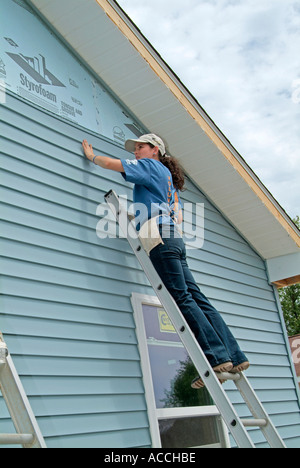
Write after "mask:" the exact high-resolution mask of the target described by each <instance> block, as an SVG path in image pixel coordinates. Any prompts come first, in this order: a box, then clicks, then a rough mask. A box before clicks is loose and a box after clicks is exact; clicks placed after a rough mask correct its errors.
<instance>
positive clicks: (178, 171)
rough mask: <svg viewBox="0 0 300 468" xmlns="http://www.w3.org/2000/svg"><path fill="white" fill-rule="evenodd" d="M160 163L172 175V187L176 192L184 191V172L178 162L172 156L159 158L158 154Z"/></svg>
mask: <svg viewBox="0 0 300 468" xmlns="http://www.w3.org/2000/svg"><path fill="white" fill-rule="evenodd" d="M159 160H160V162H161V163H162V164H163V165H164V166H166V167H167V168H168V169H169V171H170V172H171V174H172V178H173V185H174V187H175V188H176V189H178V190H183V189H184V172H183V169H182V167H181V166H180V164H179V161H178V160H177V159H176V158H173V157H172V156H161V154H160V153H159Z"/></svg>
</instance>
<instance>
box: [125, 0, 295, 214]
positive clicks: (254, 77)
mask: <svg viewBox="0 0 300 468" xmlns="http://www.w3.org/2000/svg"><path fill="white" fill-rule="evenodd" d="M119 3H120V5H121V7H122V8H124V9H125V11H126V12H127V13H128V15H129V16H130V17H131V18H132V20H133V21H134V22H135V23H136V24H137V25H138V27H139V28H140V29H141V31H142V33H143V34H144V35H145V36H146V37H147V38H148V39H149V41H150V42H151V43H152V45H153V46H154V47H155V48H156V49H157V51H158V52H159V53H160V54H161V55H162V57H163V58H164V59H165V60H166V62H167V63H168V65H169V66H170V67H171V68H172V69H173V70H174V72H175V73H176V74H177V75H178V76H179V78H180V79H181V80H182V82H183V83H184V84H185V85H186V86H187V88H188V89H189V90H190V91H191V93H192V94H193V95H194V96H195V97H196V99H197V100H198V101H199V103H200V104H201V105H202V107H204V109H205V110H206V111H207V113H208V114H209V116H210V117H211V118H212V120H214V122H215V123H216V124H217V125H218V126H219V128H220V129H221V130H222V131H223V133H224V134H225V135H226V136H227V138H228V139H229V140H230V141H231V143H232V144H233V146H234V147H235V148H236V149H237V150H238V151H239V152H240V153H241V155H242V156H243V157H244V158H245V160H246V161H247V162H248V164H249V165H250V166H251V167H252V169H253V170H254V171H255V172H256V173H257V175H258V176H259V177H260V178H261V180H262V182H263V183H264V184H265V185H266V186H267V188H268V189H269V190H270V191H271V192H272V193H273V195H274V196H275V198H276V199H277V200H278V202H279V203H280V204H281V205H283V207H284V209H285V210H286V211H287V212H288V213H289V214H290V215H291V216H292V217H294V216H296V215H297V214H299V213H300V206H299V198H300V188H299V187H300V184H299V180H300V132H299V127H300V125H299V123H300V102H298V101H300V90H299V89H298V88H300V85H299V81H300V66H299V59H298V55H299V53H298V51H299V50H300V7H299V3H298V2H296V1H295V0H264V1H263V2H262V1H261V0H186V1H185V2H182V1H181V0H164V1H161V0H151V2H143V1H141V0H119Z"/></svg>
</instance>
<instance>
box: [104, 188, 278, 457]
mask: <svg viewBox="0 0 300 468" xmlns="http://www.w3.org/2000/svg"><path fill="white" fill-rule="evenodd" d="M104 198H105V201H106V202H107V204H108V206H109V207H110V209H111V211H112V213H113V215H114V216H115V218H116V220H117V222H119V224H120V226H121V228H122V230H123V231H124V235H125V236H126V238H127V240H128V242H129V244H130V246H131V248H132V250H133V252H134V253H135V255H136V257H137V259H138V260H139V262H140V264H141V266H142V268H143V270H144V272H145V274H146V276H147V278H148V280H149V282H150V284H151V285H152V287H153V289H154V291H155V293H156V295H157V297H158V299H159V300H160V303H161V305H162V306H163V307H164V309H165V311H166V312H167V314H168V316H169V318H170V320H171V321H172V323H173V326H174V328H175V330H176V331H177V333H178V335H179V337H180V339H181V341H182V343H183V345H184V346H185V348H186V350H187V352H188V353H189V355H190V358H191V359H192V361H193V363H194V365H195V367H196V369H197V371H198V372H199V375H200V376H201V378H202V380H203V382H204V383H205V386H206V388H207V389H208V391H209V393H210V395H211V397H212V399H213V400H214V403H215V405H216V406H217V408H218V410H219V412H220V414H221V416H222V418H223V419H224V421H225V423H226V425H227V427H228V429H229V431H230V432H231V434H232V436H233V438H234V439H235V441H236V443H237V445H238V447H240V448H255V445H254V443H253V441H252V440H251V438H250V435H249V433H248V432H247V430H246V429H245V428H246V427H258V428H260V430H261V431H262V433H263V434H264V436H265V438H266V440H267V441H268V443H269V445H270V447H272V448H286V447H285V444H284V442H283V440H282V439H281V437H280V435H279V434H278V432H277V430H276V428H275V427H274V425H273V423H272V422H271V420H270V418H269V416H268V414H267V413H266V411H265V410H264V408H263V406H262V404H261V402H260V401H259V399H258V397H257V395H256V394H255V392H254V390H253V388H252V387H251V385H250V383H249V381H248V379H247V378H246V377H245V375H244V374H243V373H238V374H230V373H215V372H214V371H213V369H212V367H211V366H210V364H209V362H208V360H207V359H206V356H205V354H204V353H203V351H202V349H201V348H200V346H199V344H198V342H197V341H196V339H195V337H194V334H193V333H192V331H191V330H190V328H189V326H188V324H187V322H186V321H185V319H184V317H183V315H182V314H181V312H180V310H179V308H178V306H177V304H176V303H175V301H174V299H173V298H172V296H171V295H170V293H169V292H168V290H167V289H166V287H165V286H164V284H163V283H162V280H161V278H160V277H159V275H158V274H157V272H156V270H155V268H154V266H153V264H152V262H151V260H150V258H149V256H148V255H147V253H146V252H145V250H144V249H143V247H142V245H141V242H140V240H139V238H138V235H137V232H136V230H135V227H134V226H133V224H132V222H131V221H132V216H130V215H129V214H128V213H127V212H126V209H125V207H123V206H122V204H121V202H120V200H119V197H118V196H117V194H116V193H115V192H114V191H113V190H110V191H109V192H108V193H107V194H106V195H105V197H104ZM219 379H222V380H233V381H234V383H235V385H236V387H237V389H238V390H239V392H240V394H241V395H242V397H243V399H244V401H245V403H246V404H247V406H248V408H249V410H250V412H251V414H252V416H253V419H245V420H242V419H240V417H239V416H238V415H237V413H236V411H235V409H234V407H233V405H232V404H231V402H230V400H229V399H228V397H227V395H226V393H225V391H224V390H223V388H222V385H221V384H220V382H219Z"/></svg>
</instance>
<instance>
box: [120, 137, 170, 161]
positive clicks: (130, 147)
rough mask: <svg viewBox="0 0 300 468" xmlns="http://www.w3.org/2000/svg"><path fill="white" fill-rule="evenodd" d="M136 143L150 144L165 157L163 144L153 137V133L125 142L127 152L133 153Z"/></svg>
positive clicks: (160, 140)
mask: <svg viewBox="0 0 300 468" xmlns="http://www.w3.org/2000/svg"><path fill="white" fill-rule="evenodd" d="M136 143H150V144H151V145H154V146H158V149H159V151H160V154H161V155H162V156H165V154H166V147H165V144H164V142H163V141H162V139H161V138H159V137H158V136H157V135H154V133H148V134H147V135H142V136H140V137H139V138H138V139H137V140H127V141H126V142H125V149H126V150H127V151H130V152H131V153H134V151H135V144H136Z"/></svg>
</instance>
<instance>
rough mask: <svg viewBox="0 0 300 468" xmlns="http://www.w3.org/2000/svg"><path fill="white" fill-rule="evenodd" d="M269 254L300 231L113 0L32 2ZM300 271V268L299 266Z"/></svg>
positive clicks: (290, 249)
mask: <svg viewBox="0 0 300 468" xmlns="http://www.w3.org/2000/svg"><path fill="white" fill-rule="evenodd" d="M29 3H31V4H32V5H33V6H34V7H35V8H36V9H37V10H39V12H40V13H41V15H42V16H44V17H45V18H46V20H47V21H48V23H50V24H51V26H52V27H53V28H54V29H55V30H57V32H58V33H59V34H60V35H61V36H62V37H63V38H64V39H65V41H66V42H67V43H68V44H69V45H70V46H71V47H72V49H74V51H75V52H76V53H77V55H79V56H80V57H81V58H82V60H83V61H84V62H86V63H87V64H88V65H89V67H90V68H91V69H92V70H93V71H94V72H95V73H96V74H97V75H98V76H99V77H100V78H101V80H103V81H104V82H105V83H106V84H107V85H108V86H109V87H110V88H111V89H112V90H113V92H114V93H115V94H116V95H117V96H119V98H120V100H121V101H122V102H123V103H124V104H125V105H126V106H127V107H128V109H130V110H131V112H133V113H134V114H135V116H136V117H137V118H138V119H139V120H140V121H141V122H142V123H143V124H144V126H146V127H147V128H148V129H149V131H151V132H156V133H158V134H159V135H160V136H161V137H162V138H163V139H164V140H165V141H166V142H167V144H168V148H169V152H170V153H171V154H172V155H173V156H176V157H177V158H178V159H179V160H180V161H181V164H182V165H183V167H184V169H185V171H186V173H187V175H188V176H189V177H190V178H191V179H192V180H193V181H194V183H195V184H196V185H197V186H198V187H199V188H200V189H201V190H202V191H203V192H204V193H205V194H206V195H207V196H208V197H209V198H210V199H211V201H212V202H213V203H214V204H215V205H216V206H217V208H218V209H219V210H220V211H222V213H223V214H224V215H225V216H226V217H227V218H228V219H229V220H230V222H231V223H232V224H233V225H234V226H235V227H236V228H237V230H238V231H240V232H241V234H242V235H243V236H244V237H245V238H246V239H247V240H248V241H249V243H250V244H252V246H253V247H254V248H255V249H256V251H257V252H258V253H259V254H260V255H261V256H262V257H263V258H264V259H270V258H273V257H278V256H283V255H288V254H293V253H297V252H299V247H300V236H299V230H298V229H297V228H296V227H295V226H294V224H293V223H292V221H291V220H290V218H289V217H288V216H287V214H286V213H285V212H284V210H283V209H282V208H281V207H280V206H279V204H278V203H277V202H276V200H275V199H274V198H273V197H272V195H271V194H270V193H269V192H268V191H267V189H266V188H265V187H264V186H263V184H262V183H261V182H260V181H259V179H258V178H257V177H256V175H255V174H254V173H253V171H252V170H251V169H250V168H249V167H248V166H247V164H246V163H245V161H244V160H243V159H242V157H241V156H240V155H239V154H238V153H237V152H236V150H235V149H234V148H233V147H232V145H231V144H230V142H229V141H228V140H227V139H226V138H225V136H224V135H223V134H222V133H221V132H220V130H219V129H218V128H217V127H216V126H215V125H214V123H213V122H212V121H211V120H210V118H209V117H208V116H207V114H206V113H205V112H204V111H203V109H202V108H201V106H200V105H199V103H198V102H197V101H196V100H195V99H194V98H193V96H192V95H191V94H190V93H189V92H188V90H187V89H186V88H185V87H184V85H183V84H182V83H181V82H180V81H179V79H178V78H177V77H176V75H175V74H174V73H173V72H172V70H171V69H170V68H169V67H168V66H167V64H166V63H165V62H164V61H163V60H162V58H161V57H160V56H159V55H158V54H157V52H156V51H155V50H154V49H153V48H152V46H151V45H150V44H149V42H148V41H147V40H146V39H145V38H144V37H143V36H142V34H141V33H140V31H139V30H138V29H137V28H136V27H135V26H134V24H133V23H132V22H131V21H130V19H129V18H128V17H127V15H126V14H125V13H124V12H123V11H122V10H121V9H120V7H119V6H118V5H117V4H116V3H115V2H114V1H113V0H30V1H29ZM299 273H300V271H299Z"/></svg>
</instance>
